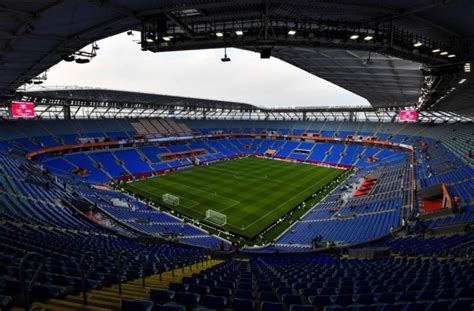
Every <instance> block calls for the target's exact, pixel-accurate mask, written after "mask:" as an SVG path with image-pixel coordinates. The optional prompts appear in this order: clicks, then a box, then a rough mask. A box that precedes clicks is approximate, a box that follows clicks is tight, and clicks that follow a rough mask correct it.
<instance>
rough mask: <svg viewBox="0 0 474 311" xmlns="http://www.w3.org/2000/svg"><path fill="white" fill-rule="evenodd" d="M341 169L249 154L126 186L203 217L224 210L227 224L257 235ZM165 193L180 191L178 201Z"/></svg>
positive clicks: (249, 235) (234, 229) (231, 228)
mask: <svg viewBox="0 0 474 311" xmlns="http://www.w3.org/2000/svg"><path fill="white" fill-rule="evenodd" d="M342 172H343V170H340V169H333V168H325V167H319V166H314V165H308V164H301V163H289V162H283V161H276V160H267V159H261V158H255V157H248V158H241V159H237V160H229V161H224V162H219V163H215V164H211V165H209V166H201V167H197V166H196V167H193V168H191V169H187V170H181V171H175V172H171V173H168V174H166V175H163V176H159V177H154V178H150V179H146V180H141V181H137V182H134V183H130V184H128V185H126V186H125V188H126V190H128V191H130V192H133V193H136V194H139V195H141V196H143V197H146V198H148V199H150V200H152V201H154V202H156V203H158V204H159V205H162V206H163V205H165V206H166V207H167V208H170V209H173V210H176V211H177V212H179V213H181V214H184V215H186V216H188V217H191V218H194V219H197V220H199V221H202V220H204V218H205V216H206V211H207V210H208V209H212V210H214V211H217V212H220V213H222V214H225V215H226V216H227V224H226V225H225V226H224V229H225V230H227V231H230V232H233V233H236V234H239V235H242V236H245V237H247V238H253V237H255V236H256V235H258V234H259V233H260V232H262V230H264V229H265V228H266V227H268V226H270V225H271V224H273V223H275V222H276V221H277V220H278V219H279V218H281V217H282V216H283V215H285V214H286V213H288V212H289V211H290V210H291V209H293V208H294V207H296V206H298V205H299V204H301V203H302V202H303V201H305V200H306V199H307V198H308V197H310V196H311V195H312V194H313V193H315V192H316V191H318V190H319V189H320V188H322V187H324V186H325V185H326V184H328V183H330V182H331V181H332V180H333V179H335V178H337V177H338V176H339V175H340V174H341V173H342ZM165 193H169V194H172V195H174V196H177V197H179V205H178V206H170V205H166V204H164V203H163V200H162V195H163V194H165Z"/></svg>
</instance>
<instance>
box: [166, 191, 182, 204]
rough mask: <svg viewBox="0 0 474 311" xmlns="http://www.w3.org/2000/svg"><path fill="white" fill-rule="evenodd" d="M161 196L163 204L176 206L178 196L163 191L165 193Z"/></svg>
mask: <svg viewBox="0 0 474 311" xmlns="http://www.w3.org/2000/svg"><path fill="white" fill-rule="evenodd" d="M162 198H163V203H165V204H169V205H172V206H178V205H179V197H177V196H175V195H172V194H169V193H165V194H163V197H162Z"/></svg>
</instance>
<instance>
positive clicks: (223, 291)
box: [212, 287, 232, 297]
mask: <svg viewBox="0 0 474 311" xmlns="http://www.w3.org/2000/svg"><path fill="white" fill-rule="evenodd" d="M212 294H213V295H216V296H221V297H230V296H231V295H232V290H231V289H230V288H226V287H214V288H213V289H212Z"/></svg>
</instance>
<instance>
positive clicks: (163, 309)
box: [155, 303, 186, 311]
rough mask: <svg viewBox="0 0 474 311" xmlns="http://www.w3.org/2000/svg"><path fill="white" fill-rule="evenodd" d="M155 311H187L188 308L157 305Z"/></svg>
mask: <svg viewBox="0 0 474 311" xmlns="http://www.w3.org/2000/svg"><path fill="white" fill-rule="evenodd" d="M155 311H186V306H183V305H177V304H171V303H166V304H164V305H155Z"/></svg>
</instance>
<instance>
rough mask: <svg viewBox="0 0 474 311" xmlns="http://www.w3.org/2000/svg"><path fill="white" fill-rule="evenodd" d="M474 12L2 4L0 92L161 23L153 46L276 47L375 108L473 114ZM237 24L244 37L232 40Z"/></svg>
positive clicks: (95, 0) (301, 0)
mask: <svg viewBox="0 0 474 311" xmlns="http://www.w3.org/2000/svg"><path fill="white" fill-rule="evenodd" d="M381 3H383V5H382V4H381ZM473 11H474V2H473V1H470V0H386V1H383V2H381V1H379V0H330V1H329V0H271V1H270V0H266V1H262V0H239V1H229V0H221V1H210V0H209V1H206V0H162V1H145V0H134V1H127V0H108V1H103V0H89V1H85V0H84V1H68V0H44V1H33V0H31V1H28V0H26V1H16V0H3V1H0V71H1V72H2V74H1V75H0V94H1V95H4V96H5V95H7V96H8V95H12V94H13V93H14V91H15V90H16V89H17V88H18V87H19V86H21V85H23V84H24V83H25V81H31V80H32V79H34V78H35V77H37V76H38V75H40V74H41V73H42V72H44V71H45V70H46V69H48V68H50V67H51V66H53V65H54V64H56V63H58V62H59V61H61V59H62V57H64V56H67V55H71V54H74V53H77V52H78V51H80V50H81V49H83V48H84V47H86V46H87V45H89V44H90V43H92V42H94V41H97V40H100V39H103V38H105V37H108V36H111V35H115V34H118V33H122V32H124V31H127V30H129V29H135V30H140V31H141V30H143V34H146V35H148V34H150V32H149V31H150V30H147V29H149V26H150V25H154V27H156V29H154V30H153V31H156V32H157V35H158V32H162V33H161V34H159V35H160V36H161V38H159V40H158V41H156V42H155V41H153V42H147V40H145V39H148V38H145V37H143V38H142V48H143V49H145V50H152V51H157V52H159V51H174V50H185V49H200V48H213V47H215V48H217V47H223V46H235V47H239V48H243V49H249V50H257V51H260V52H262V51H263V50H265V49H267V52H268V50H272V51H271V53H272V55H273V56H275V57H278V58H280V59H282V60H284V61H287V62H289V63H291V64H294V65H296V66H298V67H299V68H301V69H303V70H306V71H308V72H310V73H312V74H314V75H317V76H319V77H321V78H324V79H326V80H328V81H331V82H333V83H335V84H337V85H340V86H342V87H344V88H346V89H348V90H350V91H352V92H354V93H356V94H358V95H360V96H362V97H364V98H367V99H368V100H369V102H370V103H371V104H372V105H373V106H374V107H393V106H408V105H415V104H416V103H417V101H418V99H419V97H420V95H422V96H423V102H422V105H423V108H426V109H443V110H450V111H457V112H459V113H463V114H468V115H472V114H473V113H474V108H473V105H472V101H473V99H474V88H473V87H472V83H473V82H472V74H471V72H470V71H469V72H466V70H465V69H464V68H465V64H466V63H470V62H471V60H473V59H474V48H473V42H474V41H473V40H474V19H472V17H471V15H472V14H471V13H472V12H473ZM229 25H233V26H229ZM142 27H143V29H142ZM147 27H148V28H147ZM229 27H230V28H229ZM232 27H234V28H232ZM235 27H240V28H242V29H245V33H244V35H243V36H239V35H237V36H236V35H235V34H234V35H231V36H228V37H227V32H228V31H229V30H232V31H234V30H235ZM255 29H257V30H258V29H260V32H257V33H253V32H252V31H253V30H255ZM282 29H283V30H285V31H286V32H285V33H284V35H281V33H280V32H281V30H282ZM288 29H290V30H297V31H296V34H294V35H288V33H289V32H288V31H287V30H288ZM147 31H148V32H147ZM217 31H219V32H221V33H223V34H224V36H223V38H217V37H216V36H214V35H215V34H216V32H217ZM234 32H235V31H234ZM262 32H264V33H265V35H263V34H262ZM163 33H165V34H168V35H167V37H166V36H165V35H163ZM350 33H355V34H358V35H359V36H360V38H358V39H357V40H351V39H349V38H348V36H347V34H350ZM171 34H172V35H171ZM367 35H371V36H373V39H372V40H364V39H363V38H364V37H366V36H367ZM170 38H172V39H171V40H170ZM165 39H166V42H165V41H163V40H165ZM418 41H419V43H421V44H422V46H420V47H415V46H414V44H416V43H418ZM435 48H436V49H437V48H439V49H440V50H441V51H440V52H444V51H446V52H449V55H451V54H452V55H454V56H453V57H452V58H448V57H447V56H448V54H447V55H443V56H441V55H439V54H440V52H438V53H432V49H435ZM83 52H84V53H83V54H81V55H79V56H81V57H82V56H85V57H87V56H90V52H88V51H84V50H83ZM95 52H97V51H95ZM99 52H100V51H99ZM264 52H265V51H264ZM78 66H79V65H78ZM421 69H422V70H421ZM462 79H466V83H464V84H463V85H458V83H459V82H460V81H461V80H462Z"/></svg>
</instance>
